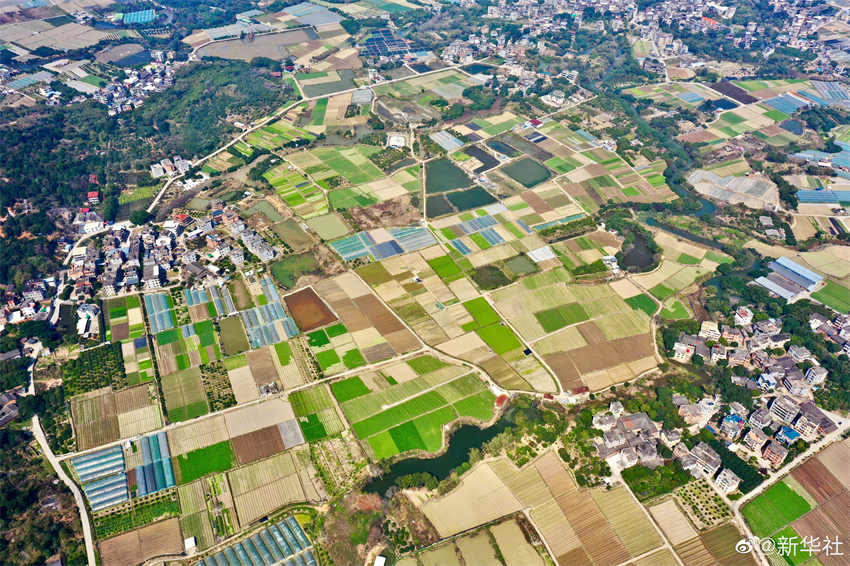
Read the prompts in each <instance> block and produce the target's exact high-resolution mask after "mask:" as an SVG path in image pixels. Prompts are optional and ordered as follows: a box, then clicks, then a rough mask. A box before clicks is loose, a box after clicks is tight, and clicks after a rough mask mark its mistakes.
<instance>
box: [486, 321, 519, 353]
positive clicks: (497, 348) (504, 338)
mask: <svg viewBox="0 0 850 566" xmlns="http://www.w3.org/2000/svg"><path fill="white" fill-rule="evenodd" d="M475 332H476V333H477V334H478V336H479V337H480V338H481V339H482V340H484V342H485V343H486V344H487V345H488V346H490V347H491V348H492V349H493V351H494V352H496V353H497V354H499V355H502V354H505V353H507V352H510V351H511V350H516V349H518V348H521V347H522V342H520V341H519V338H517V336H516V334H514V332H513V330H511V329H510V328H508V327H507V326H502V325H501V324H492V325H490V326H485V327H484V328H478V329H476V330H475Z"/></svg>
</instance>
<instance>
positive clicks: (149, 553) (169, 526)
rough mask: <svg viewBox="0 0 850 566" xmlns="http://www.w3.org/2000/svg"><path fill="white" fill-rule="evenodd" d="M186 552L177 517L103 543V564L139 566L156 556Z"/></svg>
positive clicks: (101, 545)
mask: <svg viewBox="0 0 850 566" xmlns="http://www.w3.org/2000/svg"><path fill="white" fill-rule="evenodd" d="M182 552H183V537H182V535H181V533H180V522H179V521H178V519H177V518H173V519H168V520H165V521H160V522H159V523H154V524H152V525H148V526H147V527H142V528H141V529H136V530H135V531H130V532H129V533H124V534H122V535H118V536H117V537H113V538H110V539H106V540H104V541H102V542H101V543H100V557H101V560H102V564H103V566H136V565H137V564H140V563H141V562H144V561H145V560H147V559H149V558H153V557H154V556H163V555H166V554H180V553H182Z"/></svg>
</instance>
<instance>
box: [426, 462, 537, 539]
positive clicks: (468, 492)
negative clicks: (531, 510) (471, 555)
mask: <svg viewBox="0 0 850 566" xmlns="http://www.w3.org/2000/svg"><path fill="white" fill-rule="evenodd" d="M521 508H522V506H521V504H520V502H519V501H518V500H517V498H516V497H514V495H513V494H512V493H511V491H510V490H509V489H508V487H507V486H506V485H505V484H504V483H502V481H501V480H499V477H498V476H497V475H496V473H495V472H494V471H493V470H492V469H491V468H490V466H488V465H487V464H486V463H480V464H478V465H477V466H476V467H475V468H474V469H473V470H471V471H470V472H468V473H467V474H466V475H465V476H464V478H463V479H462V480H461V483H460V485H459V486H458V487H457V488H455V489H454V490H453V491H452V492H451V493H449V494H447V495H444V496H442V497H439V498H434V499H431V500H429V501H428V502H426V503H425V504H424V505H423V506H422V511H423V512H424V513H425V515H426V516H427V517H428V519H429V520H430V521H431V523H432V524H433V525H434V528H436V529H437V532H438V533H439V534H440V536H441V537H448V536H451V535H453V534H456V533H459V532H461V531H465V530H467V529H471V528H473V527H476V526H478V525H482V524H484V523H489V522H490V521H493V520H495V519H498V518H500V517H504V516H506V515H510V514H512V513H515V512H517V511H519V510H520V509H521Z"/></svg>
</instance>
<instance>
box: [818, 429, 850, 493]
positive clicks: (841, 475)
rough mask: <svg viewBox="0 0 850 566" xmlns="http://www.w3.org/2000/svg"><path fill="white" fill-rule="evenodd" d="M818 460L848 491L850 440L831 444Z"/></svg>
mask: <svg viewBox="0 0 850 566" xmlns="http://www.w3.org/2000/svg"><path fill="white" fill-rule="evenodd" d="M818 460H820V461H821V462H822V463H823V465H824V466H826V469H827V470H829V472H830V473H832V475H833V476H835V479H837V480H838V481H839V482H841V485H843V486H844V487H845V489H850V465H847V463H848V462H850V440H844V441H843V442H837V443H835V444H833V445H832V446H830V447H829V448H827V449H826V450H824V451H823V452H821V453H820V454H819V455H818Z"/></svg>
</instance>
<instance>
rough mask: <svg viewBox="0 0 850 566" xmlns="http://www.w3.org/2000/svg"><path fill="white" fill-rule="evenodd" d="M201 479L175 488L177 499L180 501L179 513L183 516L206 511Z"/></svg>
mask: <svg viewBox="0 0 850 566" xmlns="http://www.w3.org/2000/svg"><path fill="white" fill-rule="evenodd" d="M204 481H206V480H203V479H200V480H197V481H193V482H192V483H188V484H185V485H181V486H178V487H177V497H178V498H179V499H180V512H181V513H183V514H189V513H197V512H198V511H206V509H207V504H206V500H205V499H204Z"/></svg>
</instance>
